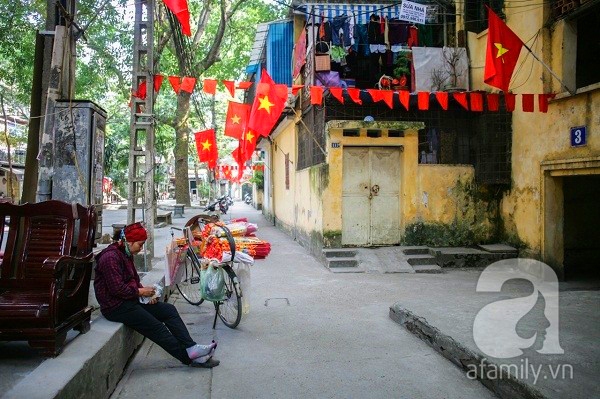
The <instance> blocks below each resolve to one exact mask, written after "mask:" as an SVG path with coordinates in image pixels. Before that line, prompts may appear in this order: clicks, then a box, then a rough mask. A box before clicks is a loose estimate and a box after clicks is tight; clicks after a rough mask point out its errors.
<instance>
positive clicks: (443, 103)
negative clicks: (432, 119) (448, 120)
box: [435, 91, 448, 111]
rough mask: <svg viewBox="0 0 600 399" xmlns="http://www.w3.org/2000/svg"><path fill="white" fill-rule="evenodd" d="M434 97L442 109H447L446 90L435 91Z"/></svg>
mask: <svg viewBox="0 0 600 399" xmlns="http://www.w3.org/2000/svg"><path fill="white" fill-rule="evenodd" d="M435 98H436V99H437V101H438V103H440V107H442V109H443V110H444V111H448V92H445V91H436V92H435Z"/></svg>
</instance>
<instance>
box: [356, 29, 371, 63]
mask: <svg viewBox="0 0 600 399" xmlns="http://www.w3.org/2000/svg"><path fill="white" fill-rule="evenodd" d="M353 49H354V51H356V52H357V53H358V54H360V55H364V56H368V55H369V54H371V50H370V49H369V25H368V24H361V25H355V26H354V47H353Z"/></svg>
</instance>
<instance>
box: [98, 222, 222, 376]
mask: <svg viewBox="0 0 600 399" xmlns="http://www.w3.org/2000/svg"><path fill="white" fill-rule="evenodd" d="M147 238H148V233H147V232H146V229H145V228H144V226H143V225H142V224H141V223H139V222H138V223H134V224H131V225H129V226H126V227H125V228H124V229H123V230H122V231H121V237H120V239H119V240H118V241H117V242H115V243H113V244H111V245H109V246H108V247H107V248H105V249H104V250H103V251H102V252H100V253H99V254H98V255H96V276H95V278H94V290H95V292H96V299H97V300H98V303H99V304H100V310H101V312H102V314H103V315H104V317H106V319H107V320H110V321H115V322H120V323H123V324H125V325H126V326H128V327H131V328H133V329H134V330H135V331H137V332H139V333H140V334H142V335H143V336H144V337H146V338H148V339H150V340H151V341H153V342H155V343H156V344H158V345H159V346H160V347H161V348H163V349H164V350H166V351H167V352H169V354H171V356H173V357H175V358H176V359H178V360H179V361H181V362H182V363H183V364H186V365H190V366H193V367H205V368H211V367H215V366H218V365H219V361H218V360H215V359H213V357H212V356H213V354H214V352H215V350H216V348H217V343H216V342H214V341H213V342H212V343H211V344H209V345H198V344H196V342H194V340H193V339H192V337H190V333H189V332H188V330H187V328H186V326H185V324H184V323H183V320H181V316H180V315H179V312H178V311H177V309H176V308H175V306H173V305H172V304H170V303H165V302H159V301H158V298H153V297H154V296H155V294H156V292H155V289H154V288H153V287H144V286H142V284H141V283H140V277H139V275H138V273H137V271H136V269H135V266H134V264H133V256H134V255H135V254H137V253H138V252H140V251H141V249H142V247H143V246H144V243H145V242H146V239H147ZM150 298H152V299H150ZM142 302H146V303H142Z"/></svg>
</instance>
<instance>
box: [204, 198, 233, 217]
mask: <svg viewBox="0 0 600 399" xmlns="http://www.w3.org/2000/svg"><path fill="white" fill-rule="evenodd" d="M217 207H218V208H219V212H221V214H223V215H226V214H227V211H228V210H229V205H227V199H226V198H225V196H223V197H221V198H218V199H217V200H215V202H213V203H211V204H208V205H206V207H204V209H203V211H205V212H217Z"/></svg>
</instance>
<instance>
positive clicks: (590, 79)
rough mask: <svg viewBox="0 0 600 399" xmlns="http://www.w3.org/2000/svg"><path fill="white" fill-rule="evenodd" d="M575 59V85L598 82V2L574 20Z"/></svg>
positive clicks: (599, 50)
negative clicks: (575, 32) (575, 35)
mask: <svg viewBox="0 0 600 399" xmlns="http://www.w3.org/2000/svg"><path fill="white" fill-rule="evenodd" d="M576 24H577V61H576V67H575V71H576V72H575V74H576V77H575V85H576V86H577V88H578V89H579V88H581V87H585V86H589V85H591V84H593V83H598V82H600V68H599V67H598V65H600V40H598V26H600V4H598V5H596V6H595V7H592V8H591V9H589V10H588V11H587V12H586V13H585V14H584V15H582V16H581V17H579V18H578V19H577V20H576Z"/></svg>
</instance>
